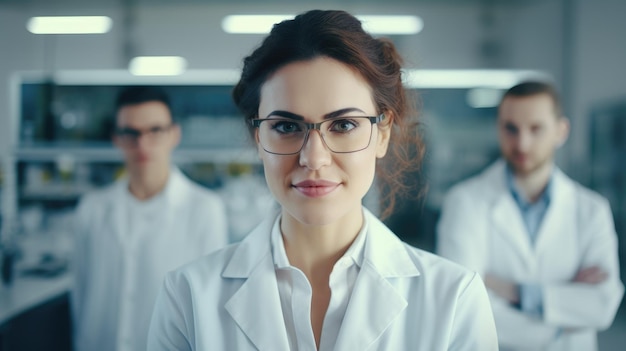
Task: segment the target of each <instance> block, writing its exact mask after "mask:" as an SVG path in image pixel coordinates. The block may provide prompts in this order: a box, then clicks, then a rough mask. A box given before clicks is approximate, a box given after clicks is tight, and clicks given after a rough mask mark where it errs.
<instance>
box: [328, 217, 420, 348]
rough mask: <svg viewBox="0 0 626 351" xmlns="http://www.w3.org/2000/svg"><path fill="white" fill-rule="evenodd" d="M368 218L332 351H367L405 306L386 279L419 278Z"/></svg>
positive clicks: (398, 245)
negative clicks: (356, 270)
mask: <svg viewBox="0 0 626 351" xmlns="http://www.w3.org/2000/svg"><path fill="white" fill-rule="evenodd" d="M364 212H365V215H366V216H367V217H368V226H369V229H368V232H367V238H366V243H365V255H364V260H363V264H362V266H361V270H360V272H359V275H358V277H357V280H356V282H355V284H354V289H353V292H352V296H351V297H350V302H349V303H348V308H347V310H346V314H345V317H344V320H343V322H342V324H341V329H340V331H339V335H338V336H337V343H336V345H335V350H368V349H370V348H371V347H372V345H373V344H374V342H376V341H377V340H379V339H380V337H381V335H382V334H383V333H384V332H385V330H387V328H389V326H390V325H391V324H392V322H393V321H394V320H395V319H396V318H398V316H399V315H400V314H401V313H402V311H404V310H405V308H406V307H407V305H408V303H407V301H406V299H405V298H404V297H403V296H401V295H400V294H399V293H398V292H397V291H396V288H395V287H394V286H393V284H392V283H391V282H390V281H389V278H393V279H403V278H407V277H414V276H417V275H419V271H418V270H417V267H416V266H415V263H414V262H413V260H412V259H411V258H410V257H409V255H408V253H407V251H406V248H405V247H404V244H403V243H402V242H401V241H400V240H399V239H398V238H397V237H396V236H395V235H394V234H393V233H391V232H390V231H389V229H387V227H385V226H384V225H383V224H382V222H380V221H379V220H378V219H377V218H375V217H374V216H373V215H372V214H370V213H369V212H368V211H367V210H365V209H364Z"/></svg>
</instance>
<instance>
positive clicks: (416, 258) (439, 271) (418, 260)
mask: <svg viewBox="0 0 626 351" xmlns="http://www.w3.org/2000/svg"><path fill="white" fill-rule="evenodd" d="M405 247H406V250H407V252H408V253H409V256H410V257H411V258H412V259H413V262H414V263H415V266H416V267H417V269H418V271H419V272H420V275H419V277H420V278H419V279H422V280H424V281H425V282H429V283H431V284H433V283H434V284H437V285H442V284H443V286H450V285H456V286H459V287H460V288H462V287H465V286H467V285H468V284H470V283H471V282H472V280H474V279H476V278H477V277H478V274H477V273H476V272H474V271H472V270H470V269H468V268H466V267H464V266H462V265H460V264H458V263H456V262H453V261H451V260H448V259H447V258H444V257H441V256H439V255H436V254H434V253H432V252H428V251H426V250H422V249H419V248H416V247H413V246H410V245H409V244H406V243H405Z"/></svg>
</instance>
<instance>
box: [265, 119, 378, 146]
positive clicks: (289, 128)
mask: <svg viewBox="0 0 626 351" xmlns="http://www.w3.org/2000/svg"><path fill="white" fill-rule="evenodd" d="M309 126H311V125H310V124H306V123H303V122H298V121H293V120H288V119H278V118H268V119H265V120H262V121H261V122H259V142H260V143H261V146H262V147H263V149H264V150H265V151H267V152H270V153H274V154H280V155H289V154H296V153H298V152H300V150H301V149H302V147H303V145H304V142H305V139H306V135H307V130H309V129H313V127H309ZM319 130H320V133H321V135H322V139H323V140H324V143H325V144H326V146H327V147H328V148H329V149H330V150H331V151H333V152H337V153H348V152H355V151H359V150H363V149H365V148H367V147H368V146H369V142H370V138H371V135H372V123H371V122H370V119H369V118H367V117H342V118H335V119H329V120H326V121H324V122H322V123H321V124H320V126H319Z"/></svg>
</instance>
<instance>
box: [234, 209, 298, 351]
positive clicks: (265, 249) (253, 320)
mask: <svg viewBox="0 0 626 351" xmlns="http://www.w3.org/2000/svg"><path fill="white" fill-rule="evenodd" d="M272 224H273V220H271V221H265V222H263V223H261V224H260V225H259V226H257V228H256V229H255V230H254V231H252V233H250V234H249V235H248V236H247V237H246V238H245V239H244V240H243V241H242V242H241V244H240V245H239V247H238V248H237V251H236V252H235V253H234V254H233V256H232V258H231V260H230V262H229V264H228V266H227V267H226V269H225V270H224V273H223V274H222V275H223V276H224V277H228V278H239V279H245V281H244V282H243V284H242V285H241V287H240V288H239V290H237V292H236V293H235V294H233V296H232V297H231V298H230V300H228V302H227V303H226V305H225V308H226V310H227V311H228V313H229V314H230V316H231V317H232V318H233V320H234V321H235V323H237V325H238V326H239V328H240V329H241V331H242V332H243V333H244V334H245V335H246V336H247V337H248V339H250V341H251V342H252V343H253V344H254V346H255V347H256V348H257V349H258V350H267V351H274V350H288V349H289V341H288V338H287V334H286V328H285V322H284V319H283V315H282V312H281V311H282V309H281V304H280V296H279V294H278V286H277V283H276V276H275V274H276V273H275V270H274V261H273V258H272V252H271V246H270V233H271V230H272Z"/></svg>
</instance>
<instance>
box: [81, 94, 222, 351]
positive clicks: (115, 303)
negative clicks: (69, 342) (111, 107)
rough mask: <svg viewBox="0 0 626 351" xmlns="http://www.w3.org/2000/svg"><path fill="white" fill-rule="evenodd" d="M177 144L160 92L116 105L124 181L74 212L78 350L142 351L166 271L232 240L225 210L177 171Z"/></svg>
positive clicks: (165, 100) (83, 201)
mask: <svg viewBox="0 0 626 351" xmlns="http://www.w3.org/2000/svg"><path fill="white" fill-rule="evenodd" d="M180 139H181V129H180V127H179V126H178V124H176V122H175V120H174V119H173V116H172V113H171V109H170V101H169V97H168V96H167V94H166V93H165V91H164V90H163V89H161V88H157V87H151V86H138V87H128V88H126V89H124V90H123V91H122V92H121V93H120V94H119V96H118V98H117V103H116V116H115V130H114V133H113V143H114V145H115V146H116V147H117V148H118V149H120V150H121V151H122V153H123V155H124V163H125V166H126V171H127V177H125V178H124V179H122V180H120V181H118V182H116V183H115V184H113V185H111V186H109V187H107V188H105V189H102V190H98V191H95V192H93V193H90V194H87V195H85V196H84V197H83V198H82V199H81V201H80V204H79V206H78V209H77V215H76V217H77V218H76V248H75V260H74V262H73V268H74V272H75V287H74V289H73V291H72V300H71V301H72V314H73V322H74V323H73V328H74V344H75V349H76V350H78V351H82V350H145V349H146V337H147V333H148V327H149V322H150V317H151V313H152V308H153V305H154V301H155V299H156V295H157V292H158V290H159V288H160V286H161V283H162V279H163V276H164V274H165V273H166V272H168V271H170V270H172V269H174V268H176V267H178V266H180V265H182V264H184V263H187V262H188V261H191V260H193V259H194V258H197V257H199V256H202V255H204V254H207V253H209V252H211V251H213V250H215V249H218V248H220V247H222V246H224V245H225V244H226V243H227V242H228V232H227V224H226V223H227V218H226V214H225V206H224V205H223V203H222V201H221V199H220V198H219V197H218V195H217V194H215V193H213V192H212V191H210V190H208V189H206V188H203V187H201V186H199V185H197V184H194V183H193V182H192V181H190V180H189V179H188V178H187V177H185V176H184V175H183V173H182V172H181V171H180V170H179V169H178V168H177V167H175V166H173V165H172V164H171V156H172V151H173V150H174V148H175V147H176V146H177V145H178V143H179V142H180Z"/></svg>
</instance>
